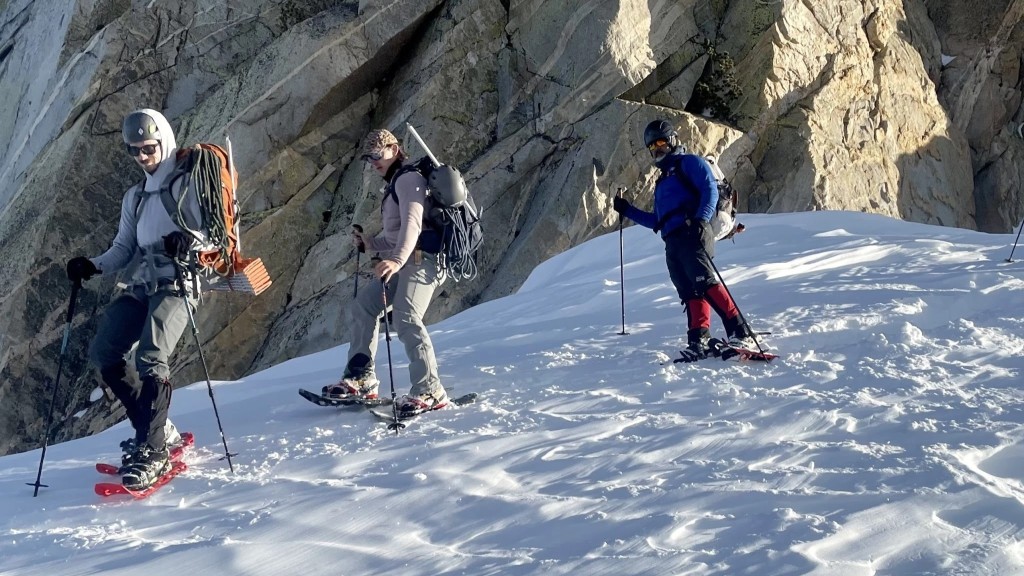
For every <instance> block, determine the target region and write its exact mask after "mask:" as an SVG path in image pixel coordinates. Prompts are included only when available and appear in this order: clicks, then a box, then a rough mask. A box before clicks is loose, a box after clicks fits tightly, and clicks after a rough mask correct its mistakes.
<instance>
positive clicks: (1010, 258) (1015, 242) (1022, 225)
mask: <svg viewBox="0 0 1024 576" xmlns="http://www.w3.org/2000/svg"><path fill="white" fill-rule="evenodd" d="M1021 126H1024V124H1021ZM1021 230H1024V220H1021V222H1020V228H1018V229H1017V239H1016V240H1014V241H1013V248H1011V249H1010V257H1009V258H1007V259H1006V261H1007V262H1013V251H1014V250H1016V249H1017V242H1019V241H1020V231H1021Z"/></svg>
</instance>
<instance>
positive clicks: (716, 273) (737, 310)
mask: <svg viewBox="0 0 1024 576" xmlns="http://www.w3.org/2000/svg"><path fill="white" fill-rule="evenodd" d="M708 262H711V268H712V269H713V270H714V271H715V275H716V276H718V281H719V282H721V283H722V288H725V293H726V294H728V295H729V298H730V299H731V300H732V303H733V305H734V306H736V312H738V313H739V315H740V320H741V321H742V322H743V323H744V324H746V325H747V326H748V327H749V326H750V324H749V323H747V319H746V318H745V317H744V316H743V311H742V310H740V305H739V304H737V303H736V299H735V298H733V297H732V292H731V291H730V290H729V287H728V286H726V284H725V278H722V273H721V272H719V271H718V266H715V261H714V260H713V259H711V258H708ZM757 334H758V333H757V332H754V331H753V330H751V331H750V337H751V338H753V339H754V344H757V351H758V352H760V353H761V354H764V348H761V341H760V340H758V339H757Z"/></svg>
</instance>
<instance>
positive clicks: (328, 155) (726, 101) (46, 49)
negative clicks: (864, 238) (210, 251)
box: [0, 0, 1024, 453]
mask: <svg viewBox="0 0 1024 576" xmlns="http://www.w3.org/2000/svg"><path fill="white" fill-rule="evenodd" d="M1022 15H1024V0H998V1H995V2H990V3H983V4H979V3H977V2H966V1H965V0H955V1H952V2H949V1H938V0H935V1H932V0H821V1H816V2H806V1H799V0H783V1H780V2H729V1H725V0H722V1H713V2H697V1H696V0H683V1H678V2H660V1H642V0H603V1H597V2H586V3H574V2H541V1H537V0H529V1H527V0H520V1H516V0H512V1H508V0H504V1H503V0H447V1H444V0H389V1H386V2H385V1H381V0H363V1H359V2H357V1H354V0H353V1H340V0H283V1H282V0H216V1H211V2H201V3H200V2H196V1H195V0H166V1H163V2H159V3H148V2H138V1H130V0H98V1H95V0H94V1H90V2H83V1H81V0H60V1H54V2H31V1H30V0H8V1H6V2H3V1H0V95H2V96H3V99H4V101H5V102H11V103H14V104H13V105H10V106H4V107H2V108H0V150H2V154H0V431H3V434H0V453H5V452H10V451H18V450H24V449H28V448H31V447H33V446H34V445H36V442H37V440H38V438H39V436H40V435H41V432H42V422H43V415H44V414H45V410H46V407H47V403H48V401H49V390H50V386H51V385H52V379H53V376H54V374H55V371H56V366H57V362H58V354H59V349H60V340H61V335H62V331H63V327H64V322H65V318H64V316H63V310H64V307H65V306H66V305H67V299H68V283H67V280H66V279H65V277H64V272H63V265H64V262H66V260H67V259H68V258H69V257H71V256H74V255H77V254H87V255H92V254H97V253H99V252H100V251H102V250H103V249H104V248H105V247H106V246H107V244H108V243H109V241H110V240H111V238H112V237H113V235H114V232H115V230H116V223H117V222H116V220H117V210H118V206H119V203H120V198H121V195H122V194H123V192H124V190H125V189H126V188H127V187H128V186H129V185H131V184H132V183H133V182H135V181H137V180H138V179H139V178H140V176H141V174H140V173H139V172H138V171H137V169H136V168H135V167H134V166H133V165H132V162H131V161H130V159H128V158H126V157H125V155H124V154H123V152H122V151H121V145H120V139H119V125H120V120H121V117H122V116H123V115H124V114H125V113H126V112H128V111H130V110H132V109H134V108H137V107H140V106H150V107H155V108H159V109H162V110H164V111H166V113H167V115H168V117H169V118H170V120H171V122H172V125H174V126H175V127H176V129H177V131H178V140H179V142H182V143H192V142H196V141H201V140H212V141H215V142H223V140H224V138H225V137H227V136H229V137H230V138H231V141H232V144H233V149H234V153H235V160H236V163H237V166H238V169H239V171H240V174H241V177H242V178H241V181H240V187H239V193H240V199H241V202H242V207H243V211H244V213H245V215H244V218H243V247H244V249H245V252H246V253H247V254H251V255H257V256H260V257H262V258H263V260H264V261H265V263H266V265H267V267H268V268H269V269H270V271H271V273H272V275H273V277H274V286H273V287H272V288H271V289H270V290H269V291H268V292H267V293H265V294H263V295H261V296H260V297H258V298H255V299H248V298H245V297H240V296H238V295H226V294H214V295H211V296H209V297H208V298H207V301H206V303H205V305H204V307H203V309H202V311H201V312H200V314H199V316H198V323H199V330H200V333H201V337H202V340H203V346H204V350H205V352H206V355H207V358H208V359H209V361H210V367H211V372H212V374H213V377H214V378H235V377H239V376H241V375H244V374H246V373H249V372H252V371H253V370H257V369H259V368H263V367H266V366H269V365H272V364H274V363H277V362H280V361H282V360H286V359H289V358H293V357H295V356H298V355H302V354H307V353H311V352H315V351H319V350H322V349H325V348H328V347H331V346H335V345H337V344H340V343H342V342H344V340H345V337H346V335H345V332H344V329H343V328H344V309H345V306H346V304H347V302H348V299H349V298H350V295H351V294H352V290H353V284H354V281H355V278H356V275H357V274H358V273H360V272H361V273H363V274H366V273H367V271H368V267H367V266H366V262H365V260H364V261H363V262H361V264H363V265H362V267H361V268H359V269H357V267H356V260H355V254H354V253H353V251H352V250H351V247H350V245H349V241H348V230H349V227H350V225H351V224H352V223H356V222H358V223H361V224H362V225H363V226H364V227H365V228H367V229H368V230H370V231H374V230H377V229H379V227H380V222H379V217H378V210H379V202H380V198H381V195H380V188H381V181H380V179H379V178H378V177H377V176H375V175H373V174H371V173H370V172H369V171H368V170H366V169H365V167H364V166H363V165H362V163H360V162H359V161H358V159H357V154H358V146H359V141H360V139H361V137H362V136H363V135H364V134H365V133H366V131H368V130H369V129H371V128H374V127H379V126H384V127H388V128H391V129H392V130H394V131H395V132H396V133H397V134H398V135H399V136H400V137H404V136H405V132H404V125H405V123H406V122H411V123H412V124H414V125H415V126H416V127H417V129H418V130H419V132H420V134H421V135H423V137H424V138H425V140H426V141H427V142H428V143H429V144H430V145H431V147H432V148H433V151H434V152H435V154H437V155H438V156H439V157H441V158H442V159H443V160H445V161H448V162H449V163H453V164H455V165H457V166H459V167H461V168H462V169H463V171H464V173H465V174H466V176H467V179H468V181H469V182H470V184H471V186H472V189H473V191H474V194H475V196H476V197H477V200H478V203H479V204H480V205H481V206H482V207H483V210H484V227H485V230H486V233H487V246H486V249H485V251H484V253H483V254H482V256H481V274H480V277H479V278H478V279H477V280H476V281H474V282H472V283H458V284H455V283H449V284H447V285H446V286H445V288H444V290H443V292H442V293H441V294H439V296H438V300H437V303H436V304H435V305H434V306H433V307H432V309H431V314H430V316H429V317H428V321H436V320H438V319H440V318H443V317H446V316H448V315H450V314H453V313H455V312H457V311H459V310H462V309H465V308H467V307H469V306H472V305H473V304H475V303H478V302H481V301H485V300H489V299H493V298H497V297H501V296H504V295H506V294H509V293H511V292H512V291H514V290H515V289H516V288H517V287H518V286H519V285H520V284H521V283H522V281H523V280H524V279H525V278H526V276H527V275H528V274H529V272H530V271H531V270H532V269H533V268H534V267H535V266H536V265H537V264H538V263H539V262H541V261H543V260H545V259H547V258H549V257H550V256H552V255H554V254H556V253H558V252H560V251H563V250H565V249H567V248H569V247H571V246H574V245H577V244H579V243H581V242H583V241H585V240H587V239H589V238H591V237H593V236H595V235H597V234H600V233H603V232H606V231H608V230H610V229H611V228H612V227H613V226H614V225H615V223H616V221H617V220H616V218H615V217H614V214H613V213H612V212H611V210H610V199H611V197H612V196H613V195H614V194H615V192H616V190H618V189H619V188H622V189H624V190H625V193H626V195H627V196H628V197H630V198H631V199H633V201H635V202H637V203H640V204H649V202H650V197H651V191H652V186H653V175H654V174H653V170H652V169H651V166H650V164H649V158H648V156H647V152H646V150H645V149H643V146H642V142H641V139H640V135H641V131H642V129H643V126H644V125H645V124H646V123H647V122H649V121H650V120H652V119H654V118H659V117H660V118H668V119H670V120H671V121H673V122H674V123H675V124H676V125H677V126H678V127H679V130H680V133H681V134H682V135H683V136H684V140H685V141H686V144H687V146H688V148H689V149H691V150H693V151H697V152H701V153H715V154H717V155H718V156H719V157H720V159H721V162H722V164H723V166H724V167H725V169H726V172H727V173H729V174H730V175H731V176H732V177H733V180H734V182H735V183H736V184H737V185H738V187H739V188H740V190H741V191H742V193H743V200H742V204H741V206H742V207H743V208H745V209H747V210H750V211H756V212H785V211H800V210H823V209H844V210H864V211H871V212H878V213H882V214H887V215H890V216H894V217H898V218H904V219H907V220H913V221H919V222H928V223H935V224H943V225H950V226H962V227H972V228H974V227H976V228H979V229H982V230H991V231H1000V232H1006V231H1009V230H1010V229H1011V228H1012V227H1013V226H1014V225H1015V224H1016V223H1017V222H1019V220H1020V218H1021V216H1022V215H1024V205H1022V200H1021V193H1020V192H1021V189H1020V187H1021V184H1020V182H1021V176H1022V175H1021V169H1020V168H1019V166H1021V160H1024V138H1022V137H1021V135H1020V131H1019V129H1018V127H1019V126H1020V125H1021V123H1024V110H1022V108H1021V91H1022V80H1021V71H1020V70H1021V58H1022V56H1021V54H1022V45H1024V30H1022V26H1021V24H1020V21H1021V18H1022ZM407 144H409V145H410V146H409V148H410V151H411V152H412V154H413V155H419V154H420V153H421V151H420V150H418V149H417V147H416V146H415V145H413V144H412V143H411V142H408V143H407ZM115 280H116V278H112V277H111V278H101V279H100V280H98V281H97V280H94V281H91V282H90V283H88V285H87V290H86V291H84V292H83V294H82V298H81V301H80V302H79V307H78V310H79V313H78V314H77V315H76V317H75V318H74V322H73V330H72V333H71V338H70V340H69V347H68V350H67V352H66V355H67V356H66V358H67V362H66V365H65V372H64V375H63V376H62V382H63V384H64V386H62V388H61V390H60V391H59V394H58V402H57V407H58V418H57V420H58V424H57V426H56V427H55V430H56V432H57V436H58V438H67V437H72V436H75V435H81V434H85V433H90V432H94V431H97V430H101V429H103V428H104V427H105V426H107V425H109V424H110V423H111V422H113V421H116V419H117V418H120V417H121V412H120V411H119V409H118V407H117V406H116V405H112V404H111V403H110V401H109V399H107V398H105V397H104V398H102V399H101V400H100V401H98V402H92V403H91V402H90V401H89V394H90V392H91V391H92V390H93V389H94V388H95V387H96V386H97V381H96V379H95V378H94V376H93V374H92V373H91V371H90V370H88V369H87V368H86V366H85V365H84V357H85V351H86V348H87V345H88V340H89V339H90V338H91V336H92V334H93V333H94V332H95V329H96V324H97V322H98V315H99V313H100V311H101V310H102V307H103V305H104V304H106V303H107V302H108V301H109V299H110V297H111V295H112V294H113V285H114V282H115ZM361 281H363V282H368V281H370V279H369V278H368V277H366V276H364V277H362V279H361ZM189 340H190V338H186V342H184V343H183V345H182V346H181V348H180V350H179V353H178V354H177V355H176V356H175V358H174V360H173V366H172V369H173V378H174V380H175V381H176V382H177V383H179V384H188V383H190V382H193V381H196V380H199V379H201V377H202V375H201V370H200V369H199V366H198V356H197V354H196V350H195V347H194V346H193V345H192V344H191V343H190V341H189ZM80 410H84V412H82V413H81V414H80V415H79V417H77V418H75V417H69V415H71V414H75V413H77V412H79V411H80Z"/></svg>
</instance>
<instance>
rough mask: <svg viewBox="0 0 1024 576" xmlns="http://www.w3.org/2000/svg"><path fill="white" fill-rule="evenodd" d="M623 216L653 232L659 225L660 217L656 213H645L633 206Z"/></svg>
mask: <svg viewBox="0 0 1024 576" xmlns="http://www.w3.org/2000/svg"><path fill="white" fill-rule="evenodd" d="M623 216H625V217H626V218H629V219H630V220H632V221H633V222H636V223H637V224H639V225H641V226H643V227H644V228H650V229H651V230H654V227H655V226H657V225H658V217H657V216H655V215H654V213H652V212H645V211H643V210H641V209H639V208H637V207H636V206H633V205H630V206H629V208H627V209H626V213H625V214H623Z"/></svg>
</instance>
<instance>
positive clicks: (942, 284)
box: [0, 212, 1024, 576]
mask: <svg viewBox="0 0 1024 576" xmlns="http://www.w3.org/2000/svg"><path fill="white" fill-rule="evenodd" d="M744 220H745V222H746V223H747V224H748V225H749V227H750V229H749V231H748V232H746V233H745V234H743V235H742V236H740V238H739V239H738V240H737V242H736V243H735V244H724V243H723V244H720V245H719V255H718V258H717V259H716V262H717V264H718V266H719V269H720V270H721V272H722V274H723V275H724V277H725V280H726V282H727V284H728V286H729V287H730V288H731V289H732V291H733V293H734V294H735V296H736V298H737V301H738V303H739V304H740V307H741V309H742V310H743V312H744V313H745V314H746V315H747V317H748V318H749V319H750V321H751V323H752V324H753V325H754V327H755V328H756V329H758V330H767V331H771V333H772V334H771V335H770V336H767V337H765V338H764V340H765V342H766V343H767V344H769V345H770V346H772V347H773V348H776V349H777V350H778V352H779V353H780V355H781V358H780V359H779V360H778V361H776V362H773V363H772V364H768V365H765V364H759V363H749V364H736V363H723V362H719V361H714V360H708V361H704V362H701V363H699V364H698V365H673V364H671V363H669V364H667V365H663V364H662V362H663V361H666V360H667V359H668V358H669V355H670V354H674V352H675V350H676V349H677V348H678V347H679V346H680V345H681V343H682V335H683V334H684V332H685V326H684V318H683V311H682V308H681V306H680V305H679V302H678V298H677V297H676V295H675V293H674V290H673V289H672V287H671V284H670V283H669V281H668V277H667V273H666V272H665V268H664V263H663V261H662V245H661V242H660V241H659V240H658V239H657V238H656V237H655V236H654V235H653V234H651V233H650V232H649V231H646V230H644V229H640V228H630V229H627V230H626V232H625V247H626V261H627V265H626V269H625V278H626V281H625V287H626V306H627V308H626V320H627V330H628V331H629V332H630V334H629V335H628V336H619V335H617V332H618V331H619V330H620V329H621V323H620V322H621V316H620V308H619V301H620V300H619V299H620V295H619V283H618V280H619V269H618V241H619V238H618V235H617V234H611V235H608V236H604V237H601V238H598V239H595V240H593V241H591V242H588V243H586V244H585V245H583V246H580V247H578V248H576V249H573V250H571V251H569V252H567V253H565V254H562V255H560V256H557V257H555V258H553V259H551V260H550V261H548V262H546V263H545V264H543V265H542V266H540V267H539V268H538V269H537V270H536V271H535V273H534V274H533V275H532V276H531V278H530V279H529V281H528V282H527V283H526V284H525V285H524V286H523V287H522V289H521V290H520V291H519V292H518V293H517V294H515V295H513V296H510V297H507V298H504V299H501V300H497V301H492V302H488V303H486V304H483V305H480V306H477V307H476V308H474V309H472V310H469V311H467V312H464V313H462V314H460V315H458V316H455V317H453V318H450V319H448V320H446V321H444V322H442V323H440V324H438V325H436V326H434V327H433V328H432V334H433V338H434V342H435V345H436V347H437V349H438V350H439V351H440V353H439V357H438V360H439V362H440V364H441V368H442V375H443V377H444V379H445V383H446V384H447V385H448V386H449V387H453V388H454V389H453V390H452V393H453V394H461V393H465V392H470V391H474V392H479V393H481V395H482V397H483V398H482V400H481V401H480V402H479V403H477V404H475V405H472V406H470V407H465V408H461V409H457V410H456V409H453V410H448V411H442V412H438V413H434V414H430V415H427V416H425V417H422V418H420V419H419V420H417V421H415V422H413V423H412V424H410V426H409V427H408V428H407V429H406V430H404V431H402V432H401V434H399V435H398V436H396V435H395V434H394V433H389V432H388V431H387V430H386V428H385V425H384V424H383V423H381V422H379V421H378V420H376V419H375V418H374V417H372V416H371V415H369V414H367V413H366V412H363V411H361V410H360V409H333V408H331V409H327V408H320V407H317V406H314V405H312V404H309V403H307V402H305V401H303V400H302V399H301V398H300V397H299V396H298V395H297V394H296V393H295V391H296V389H297V388H298V387H300V386H301V387H307V388H311V389H319V388H320V387H321V386H322V385H324V384H326V383H328V382H331V381H332V380H334V379H335V378H337V376H338V375H339V372H340V368H341V365H342V363H343V360H344V355H343V349H334V350H329V351H326V352H322V353H319V354H315V355H312V356H308V357H304V358H298V359H295V360H292V361H290V362H286V363H284V364H281V365H278V366H276V367H274V368H272V369H269V370H266V371H264V372H261V373H259V374H255V375H253V376H250V377H248V378H246V379H244V380H240V381H237V382H217V383H215V392H216V398H217V402H218V406H219V408H220V412H221V415H222V417H223V419H224V425H225V429H226V431H227V435H228V444H229V446H230V448H231V449H232V450H233V451H237V452H239V454H238V456H236V457H235V459H234V460H235V463H236V468H237V471H236V473H235V474H234V475H232V474H230V473H229V472H228V470H227V465H226V463H225V462H222V461H218V456H219V455H220V454H222V453H223V447H222V445H221V444H220V438H219V435H218V432H217V428H216V423H215V421H214V418H213V415H212V410H211V408H210V402H209V398H208V396H207V392H206V384H205V383H198V384H195V385H193V386H191V387H190V388H188V389H185V390H180V391H178V392H176V395H175V397H174V401H173V405H172V409H171V415H172V417H173V419H174V421H175V422H176V423H177V424H178V426H179V428H181V429H183V430H192V431H194V432H195V433H196V435H197V438H198V441H197V450H196V451H195V452H193V453H192V455H191V456H190V457H189V458H188V459H187V460H188V462H189V464H190V465H191V469H190V470H189V472H188V473H187V474H186V475H184V476H181V477H179V478H178V479H176V480H174V481H173V482H172V483H171V484H170V485H168V486H167V487H166V488H164V489H163V490H161V491H160V492H158V493H157V494H155V495H154V496H152V497H151V498H150V499H148V500H145V501H141V502H123V501H113V500H109V499H108V500H103V499H101V498H99V497H97V496H94V495H93V493H92V485H93V483H94V482H97V481H100V480H103V478H102V477H100V476H99V475H98V474H96V473H95V472H94V471H93V469H92V467H93V466H92V465H93V463H94V462H95V461H96V460H97V459H100V460H108V461H110V460H113V459H115V458H116V457H117V456H118V451H117V443H118V441H119V440H120V439H122V438H124V437H126V436H127V435H128V434H129V431H128V428H127V426H126V424H121V425H118V426H117V427H115V428H113V429H111V430H109V431H107V432H105V433H103V434H100V435H98V436H95V437H92V438H87V439H82V440H78V441H75V442H69V443H66V444H62V445H58V446H53V447H51V448H50V449H49V451H48V453H47V465H46V469H45V472H44V475H43V481H44V482H45V483H48V484H49V485H50V487H49V488H46V489H43V490H42V491H41V493H40V496H39V497H38V498H32V488H31V487H29V486H26V485H25V484H24V483H25V482H31V481H32V480H33V479H34V477H35V469H36V464H37V462H38V458H39V452H38V451H35V452H31V453H26V454H19V455H14V456H8V457H4V458H2V459H0V494H2V496H3V499H2V504H0V511H2V515H3V516H4V517H5V524H4V526H3V528H2V531H0V536H2V537H0V573H2V574H5V575H6V574H18V575H24V576H28V575H46V576H51V575H55V574H61V575H64V574H99V573H102V574H111V575H115V574H124V575H133V576H134V575H137V574H142V573H145V574H177V575H180V574H189V573H195V574H199V573H203V574H207V573H209V574H213V573H217V574H246V575H253V574H268V575H269V574H306V575H311V574H345V575H362V574H389V575H393V576H400V575H415V574H472V575H475V576H479V575H489V574H493V575H498V574H500V575H516V574H541V573H542V574H588V575H597V574H615V575H621V574H721V575H726V574H730V575H731V574H758V575H769V574H829V575H836V574H850V575H854V574H857V575H859V574H877V573H886V574H1000V575H1003V574H1012V573H1024V547H1022V545H1021V544H1020V543H1019V541H1020V540H1021V537H1022V534H1021V529H1022V527H1024V483H1022V482H1024V471H1022V467H1021V465H1020V462H1021V460H1022V457H1024V393H1022V392H1021V390H1020V381H1021V376H1020V372H1021V370H1022V368H1024V359H1022V352H1024V337H1022V336H1021V335H1022V334H1024V320H1022V310H1024V263H1012V264H1011V263H1006V262H1005V261H1004V260H1005V258H1006V257H1007V255H1008V253H1009V244H1010V243H1011V242H1012V241H1013V237H1012V236H1010V235H1001V236H994V235H986V234H981V233H977V232H970V231H964V230H957V229H949V228H938V227H930V226H924V225H917V224H908V223H905V222H899V221H894V220H890V219H886V218H882V217H879V216H871V215H864V214H855V213H821V212H818V213H803V214H792V215H773V216H746V217H745V219H744ZM1022 257H1024V253H1022ZM713 327H714V328H719V327H720V324H718V323H717V319H715V324H714V326H713ZM380 350H381V354H382V358H381V359H380V362H381V364H380V365H379V372H380V373H381V376H382V378H383V381H384V387H383V388H382V391H384V390H386V386H387V382H388V380H387V370H386V366H385V365H384V364H383V362H384V361H385V360H384V357H383V353H384V347H383V346H381V348H380ZM392 350H393V352H394V361H395V378H396V386H398V388H399V392H400V393H401V392H402V391H404V389H405V388H406V387H407V383H406V382H407V380H406V379H407V372H406V371H405V364H404V363H405V355H404V352H403V351H402V346H401V345H400V344H399V343H398V342H397V341H395V342H394V343H393V345H392Z"/></svg>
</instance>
